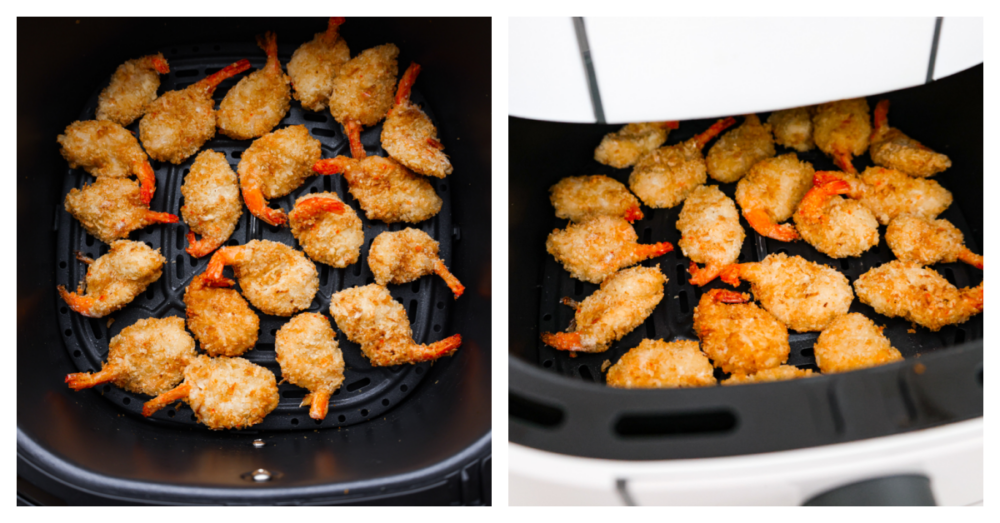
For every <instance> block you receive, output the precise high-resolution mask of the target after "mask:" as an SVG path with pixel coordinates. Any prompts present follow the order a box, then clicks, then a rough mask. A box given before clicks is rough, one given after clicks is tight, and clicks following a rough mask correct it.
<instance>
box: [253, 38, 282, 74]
mask: <svg viewBox="0 0 1000 523" xmlns="http://www.w3.org/2000/svg"><path fill="white" fill-rule="evenodd" d="M257 46H258V47H260V48H261V49H263V50H264V52H265V53H267V64H266V65H264V68H265V69H268V70H270V71H272V72H274V71H277V72H278V73H281V62H280V61H279V60H278V35H276V34H274V31H268V32H266V33H264V36H258V37H257Z"/></svg>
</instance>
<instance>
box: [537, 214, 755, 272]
mask: <svg viewBox="0 0 1000 523" xmlns="http://www.w3.org/2000/svg"><path fill="white" fill-rule="evenodd" d="M735 212H736V211H735V209H734V210H733V213H734V214H735ZM638 239H639V236H638V235H637V234H636V233H635V229H633V228H632V225H631V224H629V223H628V222H627V221H625V219H624V218H618V217H612V216H598V217H596V218H591V219H590V220H587V221H585V222H583V223H570V224H569V226H567V227H566V228H565V229H556V230H554V231H552V233H551V234H549V238H548V240H547V241H546V242H545V248H546V249H547V250H548V251H549V254H551V255H552V256H555V258H556V261H558V262H559V263H561V264H562V265H563V267H565V268H566V270H567V271H569V273H570V275H571V276H573V277H574V278H576V279H578V280H583V281H587V282H590V283H600V282H602V281H604V280H605V278H607V277H608V276H611V275H612V274H614V273H616V272H618V270H619V269H623V268H625V267H629V266H631V265H635V264H637V263H639V262H641V261H643V260H647V259H649V258H653V257H656V256H662V255H664V254H666V253H668V252H670V251H672V250H673V249H674V246H673V245H671V244H670V243H668V242H661V243H654V244H650V245H640V244H639V243H637V240H638Z"/></svg>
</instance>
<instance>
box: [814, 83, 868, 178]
mask: <svg viewBox="0 0 1000 523" xmlns="http://www.w3.org/2000/svg"><path fill="white" fill-rule="evenodd" d="M869 120H870V118H869V115H868V102H867V101H866V100H865V99H864V98H854V99H851V100H840V101H837V102H828V103H825V104H820V105H817V106H816V110H815V113H814V114H813V139H814V140H815V141H816V146H818V147H819V150H821V151H823V152H824V153H825V154H826V155H827V156H830V157H832V158H833V163H835V164H837V167H839V168H840V169H841V170H842V171H844V172H849V173H855V172H857V171H856V170H855V169H854V165H853V164H852V163H851V158H852V157H854V156H860V155H862V154H864V152H865V150H867V149H868V138H869V136H871V134H872V125H871V122H870V121H869Z"/></svg>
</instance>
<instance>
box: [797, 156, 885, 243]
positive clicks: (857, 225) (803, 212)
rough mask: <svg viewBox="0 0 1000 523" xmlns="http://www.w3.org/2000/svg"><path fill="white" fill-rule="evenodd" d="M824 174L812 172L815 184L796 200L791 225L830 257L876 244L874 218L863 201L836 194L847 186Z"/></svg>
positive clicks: (876, 235)
mask: <svg viewBox="0 0 1000 523" xmlns="http://www.w3.org/2000/svg"><path fill="white" fill-rule="evenodd" d="M825 175H826V173H825V172H823V171H820V172H819V173H817V174H816V179H817V180H818V185H816V186H815V187H813V188H812V189H809V192H807V193H806V196H805V197H804V198H802V202H800V203H799V208H798V209H796V211H795V215H794V216H793V217H792V218H793V220H794V221H795V228H796V229H797V230H798V232H799V234H800V235H802V239H803V240H805V241H806V242H807V243H808V244H809V245H812V246H813V247H815V248H816V250H818V251H819V252H821V253H823V254H826V255H827V256H830V257H831V258H845V257H847V256H861V253H863V252H865V251H867V250H868V249H871V248H872V247H874V246H876V245H878V221H877V220H876V219H875V216H874V215H873V214H872V212H871V211H870V210H868V207H866V206H865V205H864V204H862V203H860V202H858V201H855V200H848V199H844V198H842V197H840V196H838V194H846V193H847V192H848V191H849V190H850V189H849V187H848V186H847V184H846V183H844V182H842V181H840V180H832V181H827V178H824V176H825Z"/></svg>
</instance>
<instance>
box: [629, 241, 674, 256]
mask: <svg viewBox="0 0 1000 523" xmlns="http://www.w3.org/2000/svg"><path fill="white" fill-rule="evenodd" d="M672 250H674V245H673V244H672V243H670V242H659V243H651V244H649V245H636V246H635V251H634V256H635V257H636V258H637V259H638V260H639V261H642V260H646V259H649V258H655V257H657V256H663V255H664V254H666V253H668V252H670V251H672Z"/></svg>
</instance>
